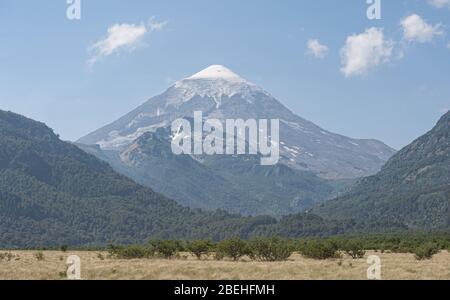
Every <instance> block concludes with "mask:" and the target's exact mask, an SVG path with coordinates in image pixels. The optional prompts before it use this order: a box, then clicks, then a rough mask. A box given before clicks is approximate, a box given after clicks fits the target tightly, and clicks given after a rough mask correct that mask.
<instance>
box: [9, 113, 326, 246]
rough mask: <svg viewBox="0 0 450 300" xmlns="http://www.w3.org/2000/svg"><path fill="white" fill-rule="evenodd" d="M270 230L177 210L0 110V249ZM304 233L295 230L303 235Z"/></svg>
mask: <svg viewBox="0 0 450 300" xmlns="http://www.w3.org/2000/svg"><path fill="white" fill-rule="evenodd" d="M320 223H321V226H324V224H323V223H324V222H323V221H321V222H320ZM276 225H277V221H276V220H275V219H274V218H271V217H264V216H263V217H246V218H244V217H240V216H236V215H231V214H228V213H226V212H223V211H217V212H203V211H200V210H191V209H188V208H185V207H182V206H180V205H178V204H177V203H175V202H174V201H172V200H169V199H167V198H165V197H163V196H161V195H159V194H157V193H155V192H153V191H152V190H150V189H149V188H145V187H142V186H140V185H138V184H136V183H134V182H133V181H132V180H130V179H128V178H126V177H124V176H122V175H119V174H117V173H116V172H114V171H113V170H112V168H111V167H110V166H109V165H108V164H106V163H104V162H102V161H101V160H99V159H97V158H95V157H94V156H92V155H89V154H87V153H85V152H84V151H82V150H81V149H79V148H77V147H76V146H74V145H72V144H70V143H66V142H63V141H61V140H60V139H59V138H58V136H57V135H55V134H54V133H53V131H52V130H51V129H49V128H48V127H47V126H45V125H44V124H42V123H39V122H36V121H33V120H30V119H27V118H25V117H22V116H20V115H17V114H14V113H11V112H4V111H0V248H8V247H39V246H55V245H62V244H68V245H88V244H95V245H100V244H106V243H109V242H114V243H141V242H143V241H145V240H147V239H149V238H162V239H169V238H170V239H175V238H178V239H190V238H209V239H212V240H220V239H223V238H227V237H233V236H239V237H243V238H247V237H250V236H252V235H254V234H255V232H260V233H261V234H266V233H270V232H272V228H271V226H276ZM325 226H328V225H325ZM331 226H334V225H331ZM258 228H261V229H258ZM311 228H312V229H314V230H313V231H315V230H316V229H315V228H316V227H315V226H312V227H311ZM303 229H304V230H303ZM303 229H302V230H301V232H300V231H299V232H298V233H299V234H302V235H303V234H308V230H309V229H308V226H306V227H304V228H303ZM274 230H275V229H274ZM313 231H311V233H312V232H313Z"/></svg>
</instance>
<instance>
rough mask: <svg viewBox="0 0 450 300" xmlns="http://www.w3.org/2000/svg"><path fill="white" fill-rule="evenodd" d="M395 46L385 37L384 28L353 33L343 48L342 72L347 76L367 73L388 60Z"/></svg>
mask: <svg viewBox="0 0 450 300" xmlns="http://www.w3.org/2000/svg"><path fill="white" fill-rule="evenodd" d="M393 48H394V43H393V42H392V41H388V40H386V39H385V37H384V33H383V29H382V28H376V27H372V28H369V29H367V30H366V31H365V32H363V33H361V34H354V35H351V36H349V37H347V41H346V44H345V46H344V47H343V48H342V50H341V61H342V68H341V72H342V73H343V74H344V75H345V76H346V77H351V76H355V75H366V74H367V73H368V72H369V70H370V69H371V68H373V67H376V66H379V65H381V64H383V63H386V62H388V61H389V60H390V58H391V56H392V53H393Z"/></svg>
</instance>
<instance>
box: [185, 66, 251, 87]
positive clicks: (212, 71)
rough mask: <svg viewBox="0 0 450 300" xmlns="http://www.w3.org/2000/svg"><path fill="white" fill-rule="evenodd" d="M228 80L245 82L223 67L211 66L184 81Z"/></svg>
mask: <svg viewBox="0 0 450 300" xmlns="http://www.w3.org/2000/svg"><path fill="white" fill-rule="evenodd" d="M217 79H222V80H228V81H235V82H243V83H245V82H246V80H244V79H243V78H241V77H240V76H239V75H237V74H236V73H234V72H233V71H231V70H230V69H228V68H227V67H224V66H222V65H212V66H209V67H207V68H206V69H204V70H202V71H200V72H198V73H196V74H194V75H192V76H191V77H188V78H186V80H217Z"/></svg>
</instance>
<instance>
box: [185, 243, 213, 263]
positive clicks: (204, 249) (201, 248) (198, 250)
mask: <svg viewBox="0 0 450 300" xmlns="http://www.w3.org/2000/svg"><path fill="white" fill-rule="evenodd" d="M187 250H188V251H189V252H191V253H192V254H193V255H195V257H197V259H199V260H200V259H201V258H202V256H203V255H206V256H209V253H210V250H211V243H210V242H209V241H205V240H197V241H192V242H190V243H189V244H188V245H187Z"/></svg>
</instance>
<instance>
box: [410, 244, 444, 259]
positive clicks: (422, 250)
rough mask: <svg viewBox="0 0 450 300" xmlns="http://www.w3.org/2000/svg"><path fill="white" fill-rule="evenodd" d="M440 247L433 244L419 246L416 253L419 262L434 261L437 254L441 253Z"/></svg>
mask: <svg viewBox="0 0 450 300" xmlns="http://www.w3.org/2000/svg"><path fill="white" fill-rule="evenodd" d="M439 250H440V249H439V246H438V245H436V244H433V243H426V244H424V245H422V246H419V247H418V248H417V249H416V251H414V254H415V257H416V259H417V260H425V259H432V258H433V256H434V255H435V254H438V253H439Z"/></svg>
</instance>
